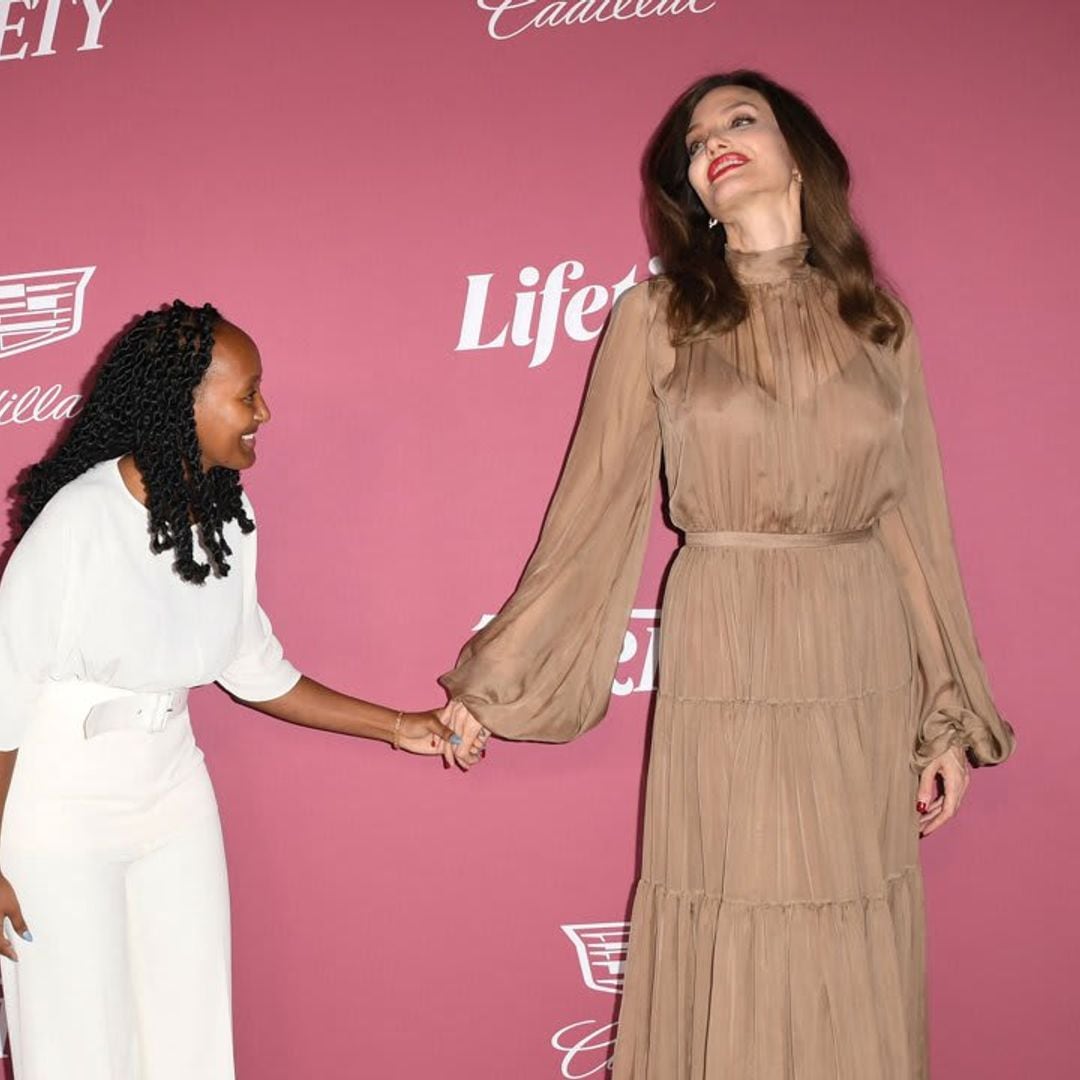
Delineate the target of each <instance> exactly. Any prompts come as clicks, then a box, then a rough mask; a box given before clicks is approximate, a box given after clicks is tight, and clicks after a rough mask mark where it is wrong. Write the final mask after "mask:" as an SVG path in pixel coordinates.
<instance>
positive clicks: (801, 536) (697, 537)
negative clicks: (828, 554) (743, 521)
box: [686, 525, 874, 548]
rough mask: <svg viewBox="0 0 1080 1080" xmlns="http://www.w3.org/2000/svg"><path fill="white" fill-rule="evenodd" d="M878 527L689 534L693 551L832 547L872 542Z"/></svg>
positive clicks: (689, 543)
mask: <svg viewBox="0 0 1080 1080" xmlns="http://www.w3.org/2000/svg"><path fill="white" fill-rule="evenodd" d="M873 535H874V527H873V526H872V525H867V526H866V528H864V529H851V530H849V531H847V532H823V533H783V532H688V533H687V534H686V543H687V545H688V546H690V547H756V548H780V547H829V546H831V545H833V544H855V543H858V542H859V541H861V540H869V539H870V537H871V536H873Z"/></svg>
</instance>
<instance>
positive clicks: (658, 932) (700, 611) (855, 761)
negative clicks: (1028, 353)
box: [441, 237, 1014, 1080]
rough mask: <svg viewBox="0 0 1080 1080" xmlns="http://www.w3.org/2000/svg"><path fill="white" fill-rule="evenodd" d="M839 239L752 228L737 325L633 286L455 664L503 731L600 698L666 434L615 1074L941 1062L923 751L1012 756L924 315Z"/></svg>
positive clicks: (860, 1078)
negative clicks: (677, 321) (519, 545)
mask: <svg viewBox="0 0 1080 1080" xmlns="http://www.w3.org/2000/svg"><path fill="white" fill-rule="evenodd" d="M808 252H809V244H808V242H807V241H806V239H805V237H804V238H802V239H801V240H800V241H799V242H797V243H795V244H791V245H787V246H785V247H781V248H777V249H774V250H772V251H765V252H756V253H742V252H735V251H730V250H729V251H728V253H727V260H728V265H729V266H730V267H731V269H732V272H733V273H734V275H735V277H736V278H737V280H738V281H739V282H740V283H741V284H742V286H743V288H744V291H745V292H746V294H747V296H748V300H749V315H748V317H747V319H746V320H745V321H744V322H743V323H741V324H740V325H739V326H737V327H736V328H734V329H733V330H731V331H727V332H723V333H716V334H712V335H709V336H706V337H703V338H702V339H700V340H696V341H694V342H691V343H689V344H686V345H682V346H679V347H674V346H672V344H671V342H670V340H669V335H668V331H667V326H666V324H665V318H664V294H663V285H662V283H657V282H654V283H652V284H650V283H642V284H641V285H638V286H635V287H634V288H632V289H631V290H629V291H628V292H627V293H625V294H624V295H623V296H622V297H620V299H619V301H618V303H617V304H616V307H615V310H614V312H613V314H612V318H611V322H610V325H609V327H608V331H607V333H606V336H605V338H604V340H603V343H602V345H601V347H600V349H599V351H598V354H597V358H596V362H595V365H594V368H593V373H592V375H591V377H590V381H589V387H588V391H587V393H586V397H585V403H584V406H583V410H582V415H581V419H580V421H579V425H578V429H577V431H576V433H575V436H574V440H573V443H572V446H571V451H570V454H569V456H568V458H567V463H566V466H565V469H564V471H563V475H562V477H561V478H560V481H559V485H558V489H557V491H556V494H555V498H554V500H553V502H552V505H551V508H550V510H549V512H548V516H547V519H546V520H545V523H544V527H543V531H542V534H541V537H540V541H539V543H538V545H537V548H536V550H535V552H534V553H533V555H532V557H531V559H530V560H529V563H528V566H527V568H526V571H525V574H524V575H523V577H522V580H521V582H520V584H519V586H518V588H517V589H516V591H515V592H514V594H513V595H512V596H511V597H510V599H509V600H508V601H507V603H506V604H505V606H504V607H503V609H502V611H501V612H500V613H499V615H498V616H497V617H496V619H495V620H494V621H493V622H491V623H490V624H489V625H488V626H486V627H485V628H484V629H483V630H481V631H480V632H479V633H478V634H477V635H476V636H475V637H474V638H473V639H472V640H471V641H470V642H469V643H468V644H467V645H466V646H465V648H464V649H463V650H462V653H461V656H460V658H459V661H458V664H457V666H456V667H455V668H454V669H453V670H452V671H450V672H448V673H447V674H446V675H444V676H443V677H442V680H441V681H442V682H443V685H444V686H446V688H447V689H448V690H449V692H450V693H451V695H452V696H454V697H455V698H458V699H461V700H462V701H464V703H465V704H466V705H467V706H468V707H469V708H470V710H472V711H473V713H474V714H475V715H476V716H477V717H478V718H479V719H480V720H481V721H482V722H483V723H484V724H485V725H487V726H488V727H489V728H491V729H492V731H494V732H495V733H496V734H497V735H500V736H503V737H505V738H511V739H533V740H540V741H565V740H568V739H571V738H574V737H575V736H577V735H579V734H581V733H582V732H583V731H585V730H587V729H588V728H590V727H592V726H593V725H594V724H596V723H598V722H599V720H600V719H601V718H602V716H603V715H604V712H605V710H606V708H607V703H608V699H609V695H610V692H611V685H612V679H613V675H614V669H615V666H616V663H617V659H618V655H619V651H620V647H621V644H622V641H623V635H624V633H625V630H626V625H627V620H628V617H629V613H630V609H631V607H632V604H633V601H634V594H635V590H636V588H637V584H638V578H639V575H640V571H641V564H642V559H643V554H644V549H645V544H646V541H647V534H648V527H649V523H650V520H651V508H652V504H653V498H654V494H655V486H656V481H657V478H658V472H659V468H660V462H661V456H662V460H663V467H664V471H665V475H666V479H667V485H668V492H669V507H668V509H669V512H670V517H671V519H672V521H673V522H674V523H675V525H676V526H677V527H678V528H679V529H681V530H683V531H684V533H685V534H686V536H685V543H684V544H683V546H682V547H681V548H680V549H679V551H678V554H677V555H676V557H675V560H674V563H673V565H672V567H671V570H670V573H669V576H668V580H667V583H666V586H665V593H664V599H663V611H662V617H661V650H660V676H659V691H658V697H657V705H656V712H655V718H654V724H653V732H652V741H651V747H650V757H649V768H648V785H647V794H646V807H645V825H644V830H645V835H644V848H643V858H642V866H641V874H640V880H639V882H638V884H637V888H636V892H635V899H634V905H633V914H632V919H631V931H630V949H629V958H628V964H627V970H626V978H625V987H624V994H623V1001H622V1007H621V1011H620V1017H619V1031H618V1042H617V1046H616V1051H615V1063H614V1074H613V1075H614V1078H615V1080H922V1078H924V1077H925V1076H926V1075H927V1063H926V1062H927V1036H926V1017H925V993H924V956H923V950H924V938H923V926H924V916H923V897H922V886H921V877H920V871H919V863H918V826H917V817H916V811H915V797H916V790H917V784H918V770H919V767H920V766H921V765H923V764H925V763H926V762H928V761H929V760H931V759H932V758H933V757H934V756H936V755H937V754H939V753H941V752H943V751H944V750H945V749H946V748H947V747H949V746H950V745H954V744H955V745H960V746H962V747H964V749H965V750H966V751H967V753H968V755H969V757H970V759H971V760H972V761H973V762H975V763H976V764H995V763H998V762H1000V761H1003V760H1004V759H1005V758H1006V757H1007V756H1008V754H1009V753H1010V752H1011V750H1012V747H1013V741H1014V736H1013V732H1012V729H1011V727H1010V726H1009V724H1008V723H1007V722H1006V721H1005V720H1004V719H1003V718H1002V717H1001V716H1000V714H999V712H998V710H997V708H996V707H995V705H994V702H993V700H992V698H991V696H990V691H989V688H988V684H987V681H986V675H985V671H984V668H983V664H982V661H981V657H980V655H979V651H978V648H977V644H976V640H975V637H974V634H973V631H972V627H971V622H970V617H969V613H968V608H967V604H966V601H965V596H964V591H963V586H962V582H961V578H960V574H959V570H958V567H957V563H956V556H955V551H954V547H953V541H952V533H951V526H950V521H949V512H948V507H947V502H946V497H945V490H944V485H943V480H942V471H941V465H940V459H939V455H938V447H937V441H936V436H935V432H934V426H933V421H932V417H931V413H930V410H929V407H928V403H927V399H926V392H925V387H924V383H923V376H922V368H921V360H920V353H919V347H918V342H917V338H916V334H915V331H914V328H913V327H912V326H911V325H910V320H909V319H908V317H907V313H906V312H905V319H906V320H907V325H906V326H905V331H906V332H905V336H904V339H903V341H902V343H901V344H900V345H899V346H898V347H896V348H893V347H888V346H878V345H875V344H873V343H870V342H868V341H866V340H865V339H863V338H861V337H860V336H858V335H857V334H856V333H855V332H854V331H852V330H851V329H850V328H849V327H848V326H847V325H846V324H845V323H844V322H843V321H842V320H841V319H840V317H839V315H838V313H837V302H836V291H835V288H834V286H833V285H832V283H831V282H830V281H829V280H828V279H827V278H826V277H825V276H824V275H823V274H822V273H821V272H820V271H818V270H817V269H816V268H815V267H814V266H813V265H812V264H811V261H809V260H808Z"/></svg>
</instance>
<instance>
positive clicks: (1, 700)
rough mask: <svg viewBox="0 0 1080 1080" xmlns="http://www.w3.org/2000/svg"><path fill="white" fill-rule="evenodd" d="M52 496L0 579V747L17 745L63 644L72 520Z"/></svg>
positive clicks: (61, 499)
mask: <svg viewBox="0 0 1080 1080" xmlns="http://www.w3.org/2000/svg"><path fill="white" fill-rule="evenodd" d="M70 503H71V499H70V498H68V497H66V494H65V493H64V492H60V493H58V494H57V495H56V496H54V497H53V498H52V499H51V500H50V501H49V502H48V503H47V504H46V506H45V508H44V509H43V510H42V511H41V513H40V514H39V515H38V516H37V518H36V519H35V521H34V523H33V524H32V525H31V526H30V528H29V529H27V531H26V533H25V534H24V535H23V537H22V538H21V539H20V540H19V542H18V544H17V545H16V548H15V551H14V552H13V553H12V556H11V558H10V560H9V561H8V565H7V568H6V569H5V570H4V575H3V578H2V579H0V750H16V749H18V747H19V744H20V742H21V741H22V737H23V734H24V733H25V731H26V726H27V723H28V722H29V718H30V710H31V709H32V708H33V705H34V700H35V698H36V697H37V694H38V690H39V688H40V686H41V685H42V683H44V682H45V681H46V680H47V679H48V678H49V674H50V672H51V671H52V670H53V668H54V667H55V665H56V661H57V656H58V655H59V654H60V652H61V651H62V650H63V647H64V646H63V640H64V632H63V631H64V626H65V623H66V611H67V605H68V603H69V583H70V581H71V578H72V572H73V565H72V556H73V552H72V550H71V546H72V540H73V536H74V535H75V534H76V531H77V530H76V523H75V522H74V521H72V520H71V510H72V507H71V505H70Z"/></svg>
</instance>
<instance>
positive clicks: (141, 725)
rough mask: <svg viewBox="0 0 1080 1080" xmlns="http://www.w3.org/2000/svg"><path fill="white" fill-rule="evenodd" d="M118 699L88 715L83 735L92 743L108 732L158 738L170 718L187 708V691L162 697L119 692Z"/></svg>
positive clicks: (84, 721) (176, 691) (164, 693)
mask: <svg viewBox="0 0 1080 1080" xmlns="http://www.w3.org/2000/svg"><path fill="white" fill-rule="evenodd" d="M116 693H117V694H118V696H117V697H111V698H109V699H108V700H106V701H100V702H98V704H96V705H94V706H93V708H91V709H90V711H89V712H88V713H87V714H86V718H85V719H84V720H83V734H84V735H85V736H86V738H88V739H92V738H93V737H94V736H95V735H103V734H104V733H105V732H107V731H145V732H148V733H150V734H155V733H157V732H159V731H164V730H165V725H166V724H167V723H168V722H169V717H171V716H173V715H175V714H176V713H181V712H183V711H184V710H185V709H186V708H187V696H188V692H187V690H186V689H183V690H166V691H163V692H161V693H152V692H146V693H141V694H136V693H133V692H130V691H124V690H117V691H116Z"/></svg>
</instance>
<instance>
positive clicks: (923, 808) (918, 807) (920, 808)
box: [915, 802, 926, 814]
mask: <svg viewBox="0 0 1080 1080" xmlns="http://www.w3.org/2000/svg"><path fill="white" fill-rule="evenodd" d="M915 809H916V810H918V811H919V813H920V814H925V813H926V803H924V802H917V803H916V804H915Z"/></svg>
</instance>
